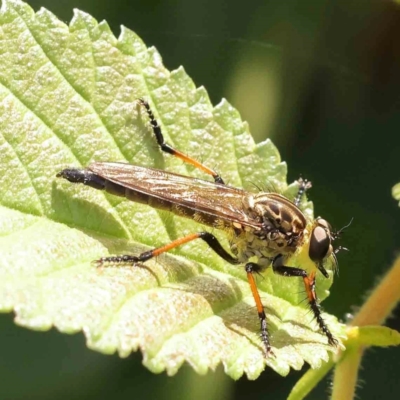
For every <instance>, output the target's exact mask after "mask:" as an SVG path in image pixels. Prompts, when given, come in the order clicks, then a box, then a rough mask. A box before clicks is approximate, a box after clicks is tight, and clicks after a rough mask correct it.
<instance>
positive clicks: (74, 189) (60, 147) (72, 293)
mask: <svg viewBox="0 0 400 400" xmlns="http://www.w3.org/2000/svg"><path fill="white" fill-rule="evenodd" d="M0 26H1V29H0V36H1V37H0V39H1V40H0V108H1V110H0V141H1V143H0V146H1V161H0V169H1V170H0V179H1V183H0V204H1V205H0V232H1V236H0V251H1V254H2V257H1V259H0V309H1V310H3V311H11V310H14V312H15V315H16V316H15V320H16V322H17V323H18V324H20V325H22V326H25V327H29V328H32V329H37V330H47V329H50V328H52V327H56V328H57V329H58V330H60V331H61V332H65V333H75V332H78V331H81V330H82V331H83V332H84V334H85V336H86V338H87V344H88V346H89V347H90V348H92V349H95V350H97V351H101V352H104V353H114V352H116V351H117V352H118V353H119V354H120V356H121V357H127V356H128V355H129V354H130V353H131V352H132V351H136V350H137V349H139V348H140V349H141V351H142V353H143V358H144V361H143V362H144V364H145V365H146V366H147V367H148V368H149V369H151V370H152V371H155V372H160V371H163V370H166V371H167V372H168V373H169V374H174V373H175V372H176V371H177V370H178V369H179V367H180V365H181V364H182V363H183V362H184V361H187V362H188V363H190V364H191V365H192V366H193V368H194V369H195V370H196V371H198V372H199V373H205V372H206V371H207V370H208V369H210V368H211V369H214V368H216V366H217V365H218V364H219V363H223V364H224V367H225V370H226V372H227V373H228V374H229V375H230V376H232V377H233V378H239V377H240V376H241V375H242V374H243V373H246V374H247V376H248V377H249V378H250V379H255V378H256V377H257V376H258V375H259V374H260V373H261V371H262V370H263V369H264V367H265V365H268V366H270V367H272V368H273V369H275V370H276V371H277V372H279V373H280V374H283V375H284V374H287V373H288V372H289V369H290V367H292V368H295V369H300V368H301V367H302V365H303V363H304V361H307V362H308V363H309V364H310V365H311V366H312V367H313V368H316V367H318V366H319V365H320V364H321V362H322V360H327V359H328V352H329V351H332V350H333V349H332V348H331V347H330V346H328V345H327V344H326V342H327V340H326V337H325V336H324V335H322V334H321V333H320V332H319V331H318V328H317V326H316V323H315V322H314V321H313V320H312V315H311V314H310V313H309V310H308V309H307V307H306V304H305V303H304V301H303V300H304V297H305V295H304V289H303V287H302V283H301V282H300V280H299V279H295V278H293V279H287V278H284V277H279V276H275V275H274V274H273V273H272V271H270V270H268V271H267V272H266V273H265V274H264V276H263V277H259V278H257V279H258V285H259V288H260V290H261V296H262V299H263V301H264V303H265V306H266V311H267V313H268V322H269V329H270V333H271V341H272V345H273V348H274V353H275V357H269V358H266V357H265V355H264V351H263V347H262V344H261V342H260V338H259V335H258V331H259V322H258V317H257V313H256V311H255V309H254V300H253V298H252V295H251V292H250V290H249V287H248V284H247V281H246V275H245V272H244V270H243V268H241V267H237V266H231V265H227V263H226V262H224V261H223V260H221V259H220V258H219V257H218V256H216V255H215V254H214V253H213V252H212V251H211V250H210V249H209V248H208V247H207V246H206V245H205V244H204V243H191V244H188V245H186V246H183V247H182V248H179V249H177V250H176V251H174V252H173V253H171V254H166V255H162V256H160V257H158V258H157V260H151V261H149V262H146V264H145V265H144V266H143V267H112V266H111V267H107V268H105V267H104V268H96V267H95V266H93V264H91V261H93V260H96V259H98V258H99V257H102V256H107V255H108V254H116V253H117V254H118V253H127V252H128V253H136V254H137V253H138V252H141V251H144V250H146V249H149V248H152V247H154V246H159V245H162V244H165V243H168V242H169V241H170V240H171V239H174V238H177V237H180V236H183V235H185V234H187V233H190V232H197V231H199V230H200V229H203V228H202V227H200V226H199V225H198V224H196V223H195V222H193V221H190V220H184V219H181V218H178V217H173V216H171V215H169V214H167V213H165V212H161V211H157V210H154V209H151V208H149V207H147V206H144V205H141V204H135V203H133V202H129V201H126V200H123V199H121V198H117V197H113V196H111V195H107V194H104V193H103V192H100V191H96V190H94V189H91V188H88V187H84V186H82V185H72V184H70V183H69V182H66V181H63V180H60V179H56V178H55V176H56V173H57V172H59V171H60V170H62V169H63V168H65V167H68V166H74V167H79V166H86V165H88V164H89V163H90V162H92V161H125V162H131V163H134V164H138V165H144V166H151V167H157V168H162V169H166V170H169V171H174V172H178V173H183V174H188V175H191V176H197V177H203V178H204V176H203V175H202V174H201V172H199V171H195V170H193V168H191V167H190V166H187V165H184V164H183V163H182V162H181V161H179V160H177V159H174V158H173V157H170V156H168V155H163V154H161V152H160V151H159V149H158V148H157V145H156V144H155V140H154V138H153V137H152V134H151V131H150V130H149V126H148V121H147V119H146V115H145V114H144V113H143V112H141V110H139V109H138V108H137V106H136V99H137V98H139V97H145V98H146V99H148V100H149V101H150V102H151V104H152V107H153V111H154V113H155V115H156V117H157V119H158V121H159V123H160V124H161V126H162V129H163V132H164V134H165V136H166V138H167V140H168V142H169V143H170V144H171V145H174V146H176V147H177V148H179V149H181V150H183V151H184V152H185V153H188V154H190V155H192V156H193V157H195V158H198V159H200V160H202V161H203V162H204V163H205V164H206V165H209V166H211V167H213V168H216V169H217V170H218V171H219V172H220V173H221V175H222V176H223V177H224V179H225V181H226V182H228V183H229V184H230V185H234V186H239V187H242V186H243V187H245V188H250V189H252V190H254V184H256V185H261V186H265V185H266V184H268V185H273V186H274V187H276V188H277V189H278V190H280V191H286V194H287V195H288V196H293V194H294V193H295V185H292V186H290V187H287V185H286V182H285V179H286V165H285V164H284V163H282V162H281V161H280V157H279V153H278V151H277V150H276V148H275V147H274V146H273V144H272V143H271V142H270V141H269V140H267V141H265V142H263V143H260V144H258V145H255V143H254V141H253V139H252V137H251V135H250V133H249V130H248V126H247V124H246V123H245V122H242V121H241V119H240V116H239V114H238V112H237V111H236V110H235V109H234V108H233V107H232V106H231V105H230V104H229V103H228V102H227V101H225V100H223V101H221V103H220V104H218V105H217V106H216V107H213V106H212V105H211V104H210V101H209V98H208V95H207V93H206V91H205V89H204V88H201V87H200V88H196V87H195V85H194V83H193V82H192V81H191V80H190V78H189V77H188V76H187V75H186V73H185V71H184V69H183V68H178V69H177V70H175V71H172V72H169V71H168V70H166V69H165V68H164V66H163V65H162V60H161V57H160V55H159V54H158V53H157V51H156V50H155V49H154V48H147V47H146V46H145V45H144V44H143V42H142V41H141V40H140V38H138V37H137V36H136V35H135V34H134V33H133V32H132V31H130V30H129V29H126V28H122V31H121V35H120V37H119V38H118V39H117V38H115V37H114V35H113V34H112V32H111V31H110V28H109V27H108V25H107V23H105V22H102V23H100V24H98V23H97V22H96V21H95V20H94V19H93V18H92V17H91V16H89V15H87V14H85V13H83V12H81V11H75V13H74V17H73V19H72V21H71V23H70V24H69V25H66V24H64V23H63V22H61V21H59V20H58V19H57V18H56V17H55V16H54V15H52V14H51V13H50V12H49V11H47V10H45V9H41V10H40V11H39V12H37V13H36V14H35V13H34V12H33V11H32V9H31V8H30V7H29V6H28V5H27V4H25V3H23V2H21V1H17V0H13V1H12V0H7V1H5V0H4V1H3V3H2V9H1V12H0ZM304 207H305V211H306V213H307V214H308V215H309V216H310V217H311V216H312V208H311V204H310V203H307V204H304ZM215 233H216V234H217V235H219V237H220V238H222V239H223V244H224V246H225V247H226V248H229V247H228V243H227V240H226V238H223V234H222V233H221V232H219V233H218V232H215ZM319 275H320V274H319ZM330 284H331V279H329V280H327V279H324V278H323V277H322V278H321V277H318V281H317V287H318V294H319V296H320V298H324V297H326V296H327V295H328V289H329V286H330ZM325 318H326V320H327V323H328V325H329V326H330V328H331V330H332V331H333V333H334V334H335V335H336V336H341V335H342V332H343V329H342V326H341V325H340V324H338V322H337V320H336V319H335V318H334V317H331V316H328V315H325Z"/></svg>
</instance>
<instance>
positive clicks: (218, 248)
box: [95, 232, 239, 266]
mask: <svg viewBox="0 0 400 400" xmlns="http://www.w3.org/2000/svg"><path fill="white" fill-rule="evenodd" d="M196 239H202V240H204V241H205V242H206V243H207V244H208V246H210V247H211V249H212V250H214V251H215V252H216V253H217V254H218V255H219V256H220V257H221V258H223V259H224V260H225V261H228V262H229V263H231V264H238V263H239V261H238V260H237V259H236V258H235V257H233V256H231V255H230V254H229V253H228V252H227V251H226V250H225V249H224V248H223V247H222V245H221V243H219V241H218V239H217V238H216V237H215V236H214V235H213V234H211V233H209V232H197V233H192V234H190V235H187V236H184V237H182V238H179V239H176V240H174V241H172V242H170V243H168V244H166V245H164V246H161V247H157V248H155V249H153V250H149V251H145V252H143V253H141V254H139V255H137V256H132V255H120V256H111V257H103V258H100V259H99V260H97V261H95V263H96V264H97V265H98V266H101V265H103V264H105V263H116V264H118V263H121V264H134V263H137V262H144V261H147V260H150V259H151V258H153V257H157V256H159V255H160V254H162V253H165V252H167V251H169V250H172V249H175V248H176V247H178V246H181V245H183V244H185V243H189V242H191V241H192V240H196Z"/></svg>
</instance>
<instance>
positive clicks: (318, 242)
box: [308, 226, 331, 262]
mask: <svg viewBox="0 0 400 400" xmlns="http://www.w3.org/2000/svg"><path fill="white" fill-rule="evenodd" d="M330 245H331V239H330V237H329V235H328V233H327V232H326V230H325V229H324V228H323V227H321V226H317V227H316V228H315V229H314V230H313V232H312V234H311V239H310V249H309V251H308V255H309V256H310V258H311V260H313V261H315V262H318V261H322V260H323V259H324V258H325V257H326V255H327V254H328V251H329V247H330Z"/></svg>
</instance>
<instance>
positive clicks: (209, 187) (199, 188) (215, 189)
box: [88, 162, 260, 228]
mask: <svg viewBox="0 0 400 400" xmlns="http://www.w3.org/2000/svg"><path fill="white" fill-rule="evenodd" d="M88 169H89V170H90V171H92V172H94V173H95V174H97V175H99V176H101V177H102V178H105V179H108V180H110V181H111V182H114V183H116V184H119V185H121V186H124V187H125V188H128V189H130V190H133V191H136V192H139V193H143V194H145V195H148V196H151V197H155V198H158V199H160V200H163V201H167V202H170V203H172V204H175V205H177V206H184V207H187V208H190V209H192V210H195V211H198V212H201V213H204V214H207V215H211V216H214V217H216V218H218V219H221V220H223V221H226V222H230V223H233V222H237V223H239V224H241V225H247V226H252V227H254V228H258V227H260V223H258V222H257V221H254V220H252V219H249V216H248V215H247V214H246V213H245V212H244V211H243V198H244V197H245V196H246V195H247V194H248V193H247V192H246V191H244V190H242V189H237V188H233V187H230V186H226V185H221V184H218V183H214V182H210V181H206V180H203V179H196V178H191V177H188V176H185V175H179V174H175V173H172V172H166V171H162V170H159V169H154V168H145V167H139V166H136V165H132V164H126V163H116V162H99V163H94V164H91V165H90V166H89V167H88Z"/></svg>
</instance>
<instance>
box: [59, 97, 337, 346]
mask: <svg viewBox="0 0 400 400" xmlns="http://www.w3.org/2000/svg"><path fill="white" fill-rule="evenodd" d="M138 105H139V106H140V107H143V108H144V110H145V111H146V113H147V116H148V118H149V121H150V124H151V127H152V130H153V133H154V136H155V138H156V140H157V143H158V145H159V147H160V148H161V150H162V151H164V152H166V153H169V154H171V155H173V156H175V157H178V158H180V159H181V160H183V161H184V162H186V163H188V164H191V165H193V166H194V167H196V168H198V169H200V170H201V171H203V172H204V173H206V174H209V175H211V176H212V177H213V178H214V182H211V181H207V180H203V179H195V178H191V177H187V176H183V175H179V174H174V173H172V172H166V171H162V170H158V169H154V168H144V167H140V166H136V165H131V164H126V163H117V162H96V163H93V164H91V165H89V167H87V168H85V169H75V168H73V169H64V170H63V171H61V172H59V173H58V174H57V176H59V177H62V178H65V179H67V180H68V181H70V182H73V183H83V184H84V185H87V186H91V187H92V188H95V189H100V190H106V191H107V192H109V193H111V194H113V195H116V196H122V197H126V198H127V199H129V200H132V201H136V202H139V203H144V204H148V205H149V206H151V207H154V208H157V209H161V210H167V211H170V212H172V213H174V214H176V215H179V216H183V217H187V218H191V219H193V220H195V221H198V222H200V223H202V224H205V225H208V226H210V227H212V228H218V229H221V230H224V231H225V232H226V233H227V234H228V237H229V240H230V251H231V253H232V254H233V255H232V254H231V253H229V252H228V251H227V250H225V249H224V248H223V247H222V245H221V244H220V243H219V241H218V240H217V238H216V237H215V236H214V235H213V234H211V233H210V232H197V233H192V234H190V235H187V236H185V237H182V238H180V239H177V240H174V241H172V242H171V243H168V244H166V245H164V246H161V247H158V248H155V249H153V250H149V251H145V252H143V253H141V254H139V255H137V256H133V255H120V256H112V257H104V258H101V259H99V260H97V265H103V264H105V263H116V264H118V263H123V264H126V263H128V264H129V263H131V264H132V265H134V264H136V263H139V262H144V261H147V260H149V259H151V258H153V257H157V256H159V255H160V254H162V253H164V252H166V251H169V250H171V249H173V248H175V247H178V246H181V245H183V244H185V243H188V242H191V241H192V240H196V239H202V240H203V241H204V242H206V243H207V244H208V246H210V247H211V249H212V250H214V251H215V252H216V253H217V254H218V255H219V256H220V257H222V258H223V259H224V260H225V261H227V262H229V263H231V264H242V265H244V268H245V271H246V274H247V279H248V281H249V284H250V288H251V292H252V294H253V297H254V300H255V303H256V306H257V311H258V316H259V318H260V323H261V339H262V341H263V344H264V346H265V350H266V352H267V354H269V353H271V345H270V340H269V335H268V330H267V320H266V316H265V312H264V306H263V304H262V302H261V298H260V295H259V292H258V290H257V286H256V281H255V279H254V274H255V273H259V272H261V271H263V270H265V269H266V268H267V267H269V266H272V269H273V271H274V272H275V273H277V274H279V275H282V276H286V277H299V278H301V279H302V280H303V283H304V286H305V290H306V294H307V299H308V303H309V306H310V308H311V310H312V312H313V314H314V317H315V320H316V321H317V323H318V325H319V328H320V329H321V331H322V332H323V333H324V334H325V335H326V337H327V339H328V343H329V344H330V345H332V346H337V345H338V341H337V340H336V339H335V337H334V336H333V335H332V333H331V332H330V330H329V328H328V326H327V325H326V323H325V321H324V320H323V318H322V315H321V311H320V308H319V304H318V299H317V295H316V292H315V275H316V272H317V271H318V270H319V271H320V272H321V273H322V274H323V276H324V277H326V278H328V277H329V274H328V272H327V270H326V269H325V267H324V265H325V264H326V262H327V261H328V259H330V261H331V262H333V263H334V264H335V265H336V264H337V261H336V253H337V251H338V250H340V249H342V248H341V247H339V248H337V249H336V250H333V247H332V243H333V241H334V240H335V239H337V238H338V237H339V235H340V233H341V231H342V230H343V229H341V230H340V231H338V232H333V231H332V228H331V226H330V225H329V223H328V222H327V221H326V220H324V219H322V218H317V219H316V220H314V221H310V220H309V219H308V218H307V217H306V216H305V215H304V214H303V212H302V211H301V210H300V208H299V204H300V201H301V199H302V197H303V195H304V193H305V191H306V190H307V189H309V188H310V187H311V183H310V182H308V181H306V180H302V179H299V181H298V183H299V189H298V193H297V195H296V197H295V198H294V199H293V201H291V200H289V199H288V198H286V197H284V196H283V195H281V194H277V193H269V192H260V193H251V192H248V191H245V190H243V189H238V188H234V187H231V186H228V185H226V184H225V183H224V181H223V179H222V178H221V176H220V175H219V174H217V173H216V172H215V171H214V170H212V169H210V168H208V167H206V166H205V165H203V164H201V163H200V162H198V161H196V160H195V159H192V158H190V157H189V156H187V155H185V154H183V153H181V152H180V151H178V150H176V149H174V148H172V147H171V146H170V145H168V144H167V143H165V141H164V137H163V134H162V132H161V128H160V126H159V125H158V123H157V120H156V119H155V117H154V114H153V112H152V110H151V108H150V105H149V103H148V102H147V101H145V100H143V99H139V100H138ZM294 255H297V256H299V257H298V258H300V259H302V260H306V263H307V268H306V269H302V268H298V267H291V266H287V265H285V262H286V261H287V260H288V259H289V258H290V257H292V256H294ZM250 260H251V261H250Z"/></svg>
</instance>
